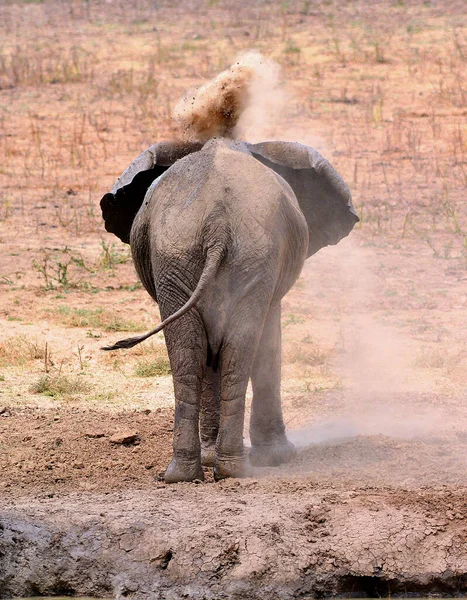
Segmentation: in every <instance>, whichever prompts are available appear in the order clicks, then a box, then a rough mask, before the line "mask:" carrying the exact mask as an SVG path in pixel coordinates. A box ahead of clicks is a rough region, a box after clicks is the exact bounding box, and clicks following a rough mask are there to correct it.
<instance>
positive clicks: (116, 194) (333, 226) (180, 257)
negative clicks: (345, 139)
mask: <svg viewBox="0 0 467 600" xmlns="http://www.w3.org/2000/svg"><path fill="white" fill-rule="evenodd" d="M101 208H102V214H103V218H104V221H105V227H106V229H107V231H110V232H112V233H114V234H115V235H117V236H118V237H119V238H120V239H121V240H122V241H124V242H126V243H129V244H130V246H131V250H132V255H133V260H134V263H135V266H136V270H137V273H138V275H139V277H140V279H141V282H142V283H143V285H144V287H145V288H146V290H147V291H148V292H149V294H150V295H151V296H152V298H153V299H154V300H155V301H156V302H157V303H158V304H159V308H160V312H161V316H162V319H163V322H162V323H161V324H160V325H159V326H158V327H156V328H155V329H154V330H152V331H150V332H149V333H147V334H144V335H142V336H139V337H136V338H130V339H127V340H122V341H120V342H118V343H117V344H115V345H114V346H111V347H108V348H106V349H107V350H113V349H117V348H129V347H132V346H134V345H135V344H137V343H139V342H141V341H143V340H145V339H147V338H148V337H149V336H151V335H154V334H155V333H157V332H158V331H160V330H162V329H164V333H165V339H166V344H167V349H168V354H169V358H170V365H171V369H172V374H173V382H174V391H175V424H174V442H173V449H174V453H173V459H172V461H171V463H170V464H169V466H168V468H167V471H166V473H165V481H166V482H178V481H192V480H195V479H203V469H202V465H203V464H204V465H210V466H214V475H215V478H216V479H222V478H225V477H237V476H242V475H245V474H246V473H247V472H248V465H247V458H246V457H245V453H244V446H243V426H244V410H245V394H246V389H247V384H248V381H249V379H250V377H251V380H252V386H253V400H252V408H251V420H250V438H251V451H250V455H249V460H250V463H251V464H253V465H279V464H281V463H284V462H286V461H288V460H290V459H291V457H293V456H294V453H295V449H294V447H293V446H292V444H291V443H290V442H289V441H288V440H287V437H286V434H285V426H284V421H283V418H282V408H281V399H280V372H281V326H280V303H281V299H282V297H283V296H284V295H285V294H286V293H287V291H288V290H289V289H290V288H291V287H292V285H293V283H294V282H295V280H296V279H297V277H298V275H299V273H300V270H301V268H302V266H303V263H304V261H305V259H306V258H307V257H309V256H311V255H312V254H314V253H315V252H317V251H318V250H319V249H320V248H322V247H323V246H326V245H328V244H336V243H337V242H338V241H339V240H340V239H342V237H344V236H346V235H347V234H348V233H349V232H350V231H351V230H352V228H353V226H354V225H355V223H356V222H357V221H358V217H357V216H356V213H355V211H354V208H353V206H352V201H351V195H350V192H349V189H348V187H347V185H346V184H345V183H344V181H343V180H342V178H341V177H340V175H339V174H338V173H337V172H336V171H335V170H334V169H333V168H332V166H331V165H330V163H329V162H328V161H327V160H326V159H324V158H323V157H322V156H321V155H320V154H319V153H318V152H316V151H315V150H313V149H312V148H309V147H307V146H304V145H301V144H294V143H286V142H265V143H261V144H254V145H253V144H249V143H246V142H239V141H233V140H230V139H226V138H213V139H211V140H210V141H208V142H207V143H205V144H204V145H203V144H201V143H182V142H165V143H160V144H155V145H154V146H151V147H150V148H149V149H148V150H146V151H145V152H143V154H141V155H140V156H139V157H138V158H137V159H136V160H135V161H134V163H133V164H132V165H131V166H130V167H129V168H128V169H127V170H126V171H125V172H124V173H123V175H122V176H121V177H120V178H119V179H118V180H117V182H116V183H115V185H114V187H113V189H112V191H111V192H110V193H108V194H105V196H104V197H103V198H102V200H101Z"/></svg>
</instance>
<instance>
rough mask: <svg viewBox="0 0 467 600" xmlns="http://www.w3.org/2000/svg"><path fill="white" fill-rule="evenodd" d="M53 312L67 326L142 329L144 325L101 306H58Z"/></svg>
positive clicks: (116, 329) (123, 329)
mask: <svg viewBox="0 0 467 600" xmlns="http://www.w3.org/2000/svg"><path fill="white" fill-rule="evenodd" d="M55 314H56V315H58V317H59V318H60V321H61V322H62V323H63V324H65V325H67V326H68V327H86V328H89V327H92V328H95V329H102V330H103V331H142V330H143V329H144V325H143V324H142V323H138V322H137V321H133V320H129V319H124V318H122V317H120V316H119V315H115V314H113V313H111V312H110V311H108V310H104V309H103V308H100V307H97V308H73V307H71V306H66V305H63V306H60V307H59V308H58V309H57V310H56V311H55Z"/></svg>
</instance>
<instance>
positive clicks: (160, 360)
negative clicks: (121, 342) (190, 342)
mask: <svg viewBox="0 0 467 600" xmlns="http://www.w3.org/2000/svg"><path fill="white" fill-rule="evenodd" d="M134 372H135V375H136V376H137V377H160V376H163V375H169V374H170V362H169V357H168V355H167V350H166V349H165V346H162V345H153V347H152V348H151V351H150V352H148V353H146V354H145V356H144V357H143V358H140V359H138V360H137V361H136V366H135V371H134Z"/></svg>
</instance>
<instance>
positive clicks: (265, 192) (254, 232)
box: [143, 140, 306, 253]
mask: <svg viewBox="0 0 467 600" xmlns="http://www.w3.org/2000/svg"><path fill="white" fill-rule="evenodd" d="M214 142H215V143H214ZM144 204H145V205H146V206H143V208H144V210H146V211H147V213H148V215H150V221H151V227H152V228H153V236H154V239H155V242H156V245H157V247H158V249H159V250H160V251H164V252H168V251H170V249H171V248H172V249H174V250H175V251H178V250H181V249H182V247H183V248H185V249H187V248H189V247H191V246H192V245H193V244H194V243H197V242H201V241H203V238H204V237H205V236H206V235H208V236H210V235H212V234H213V232H215V231H216V226H215V225H216V221H217V222H218V223H219V224H222V225H223V226H224V225H228V227H229V229H230V233H231V238H232V241H233V243H234V245H236V246H237V250H238V251H239V252H241V250H243V251H244V252H245V253H251V251H252V250H253V249H257V248H260V247H261V248H263V251H264V250H265V247H268V246H270V247H271V249H272V248H273V247H277V250H279V246H280V244H281V242H283V241H284V239H285V237H286V236H287V235H288V233H289V231H288V225H290V224H292V225H293V224H294V223H293V222H294V221H295V222H297V223H298V225H297V226H298V227H300V225H301V224H302V222H304V221H303V216H302V214H301V212H300V209H299V207H298V203H297V201H296V198H295V195H294V194H293V192H292V190H291V188H290V187H289V186H288V184H287V183H286V182H285V181H284V180H283V179H282V178H281V177H279V176H277V174H276V173H274V172H273V171H272V170H271V169H269V168H268V167H265V166H264V165H263V164H262V163H260V162H259V161H257V160H256V159H255V158H253V157H252V156H250V155H249V154H248V153H246V152H242V151H237V150H233V149H232V148H231V147H229V145H227V144H226V143H224V142H223V141H222V140H215V141H213V143H210V144H208V145H207V146H205V147H204V148H203V149H202V150H201V151H199V152H196V153H193V154H190V155H189V156H187V157H185V158H183V159H182V160H179V161H177V163H175V164H174V165H173V166H172V167H171V168H170V169H169V170H168V171H167V172H166V173H165V174H164V175H163V176H162V178H161V179H160V180H159V182H158V183H157V185H156V186H155V187H154V188H153V189H152V190H150V191H149V192H148V195H147V198H146V199H145V203H144ZM305 229H306V226H305ZM161 231H163V235H157V234H158V232H161ZM210 241H211V240H207V242H210Z"/></svg>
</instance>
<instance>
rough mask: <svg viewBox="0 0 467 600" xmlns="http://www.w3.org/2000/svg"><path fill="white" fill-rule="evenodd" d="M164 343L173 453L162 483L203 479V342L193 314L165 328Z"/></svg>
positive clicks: (204, 350) (199, 325) (204, 356)
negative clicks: (172, 413) (172, 416)
mask: <svg viewBox="0 0 467 600" xmlns="http://www.w3.org/2000/svg"><path fill="white" fill-rule="evenodd" d="M165 339H166V343H167V350H168V353H169V358H170V366H171V369H172V376H173V382H174V392H175V422H174V440H173V449H174V453H173V458H172V461H171V463H170V464H169V466H168V467H167V470H166V472H165V481H166V482H167V483H177V482H179V481H193V480H195V479H203V478H204V474H203V469H202V467H201V447H200V438H199V403H200V396H201V384H202V379H203V374H204V369H205V365H206V351H207V341H206V334H205V330H204V326H203V324H202V322H201V320H200V319H199V316H198V315H197V313H195V312H194V311H192V312H190V313H188V314H186V315H184V316H183V317H180V319H178V320H177V321H175V322H173V323H171V324H170V325H168V326H167V328H166V330H165Z"/></svg>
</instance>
